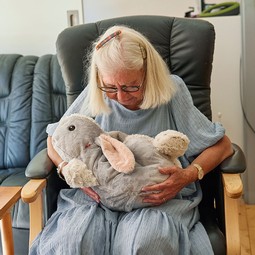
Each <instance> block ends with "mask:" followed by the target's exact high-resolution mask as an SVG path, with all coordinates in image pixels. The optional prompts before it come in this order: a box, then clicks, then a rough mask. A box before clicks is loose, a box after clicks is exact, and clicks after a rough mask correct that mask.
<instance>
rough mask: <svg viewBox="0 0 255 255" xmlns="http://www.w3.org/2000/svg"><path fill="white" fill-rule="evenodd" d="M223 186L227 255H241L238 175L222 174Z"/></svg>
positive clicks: (241, 186)
mask: <svg viewBox="0 0 255 255" xmlns="http://www.w3.org/2000/svg"><path fill="white" fill-rule="evenodd" d="M222 179H223V184H224V205H225V227H226V244H227V255H240V254H241V240H240V233H239V210H238V198H240V197H241V195H242V192H243V184H242V180H241V177H240V174H222Z"/></svg>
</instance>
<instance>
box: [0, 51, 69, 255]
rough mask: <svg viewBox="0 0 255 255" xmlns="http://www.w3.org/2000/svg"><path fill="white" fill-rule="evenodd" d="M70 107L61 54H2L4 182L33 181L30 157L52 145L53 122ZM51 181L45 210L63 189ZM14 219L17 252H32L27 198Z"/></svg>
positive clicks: (0, 176) (0, 169)
mask: <svg viewBox="0 0 255 255" xmlns="http://www.w3.org/2000/svg"><path fill="white" fill-rule="evenodd" d="M65 110H66V96H65V86H64V81H63V78H62V74H61V72H60V68H59V64H58V60H57V58H56V55H45V56H42V57H37V56H21V55H18V54H2V55H0V186H23V185H25V184H26V183H27V181H28V180H29V178H27V177H26V176H25V170H26V167H27V165H28V163H29V162H30V161H31V159H32V158H34V156H35V155H36V154H37V153H38V152H40V151H41V150H42V149H44V148H45V147H46V138H47V134H46V132H45V129H46V127H47V124H49V123H52V122H56V121H58V120H59V118H60V117H61V116H62V115H63V113H64V112H65ZM50 177H51V178H50ZM47 178H48V182H51V179H52V182H54V185H55V183H56V182H55V181H54V179H55V178H58V177H57V175H56V173H55V172H54V171H52V172H51V174H50V175H49V176H47ZM50 187H51V186H50V185H48V186H47V188H46V190H45V198H46V200H47V203H46V204H47V206H45V207H44V208H45V213H46V214H45V215H48V214H51V213H52V211H54V210H55V208H56V207H55V204H56V197H57V194H55V193H54V192H51V188H50ZM48 193H50V196H47V194H48ZM54 194H55V195H54ZM0 196H1V194H0ZM12 225H13V236H14V245H15V251H14V252H15V255H26V254H28V240H29V225H30V222H29V208H28V205H27V204H25V203H23V202H22V201H21V200H19V202H18V203H17V204H16V205H15V206H14V208H13V210H12ZM0 254H2V245H1V240H0Z"/></svg>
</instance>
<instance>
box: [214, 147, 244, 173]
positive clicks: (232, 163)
mask: <svg viewBox="0 0 255 255" xmlns="http://www.w3.org/2000/svg"><path fill="white" fill-rule="evenodd" d="M232 147H233V150H234V153H233V155H231V156H230V157H228V158H226V159H225V160H224V161H223V162H222V163H221V164H220V165H219V166H218V167H217V168H218V169H219V170H220V171H221V172H223V173H232V174H237V173H243V172H244V171H245V169H246V160H245V156H244V153H243V151H242V149H241V148H240V147H239V146H238V145H236V144H234V143H233V144H232Z"/></svg>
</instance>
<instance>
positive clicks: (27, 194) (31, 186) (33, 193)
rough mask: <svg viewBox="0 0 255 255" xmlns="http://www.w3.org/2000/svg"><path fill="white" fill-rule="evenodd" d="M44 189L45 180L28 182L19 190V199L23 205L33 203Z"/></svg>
mask: <svg viewBox="0 0 255 255" xmlns="http://www.w3.org/2000/svg"><path fill="white" fill-rule="evenodd" d="M45 187H46V179H33V180H30V181H28V182H27V183H26V184H25V185H24V186H23V188H22V190H21V198H22V200H23V202H25V203H28V204H30V203H33V202H34V201H35V200H36V199H37V197H38V196H39V195H41V194H42V190H43V189H44V188H45Z"/></svg>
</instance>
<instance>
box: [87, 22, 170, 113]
mask: <svg viewBox="0 0 255 255" xmlns="http://www.w3.org/2000/svg"><path fill="white" fill-rule="evenodd" d="M118 30H120V31H121V33H120V34H119V35H117V36H115V37H113V38H111V39H110V40H109V41H107V42H106V43H105V44H104V45H103V46H100V48H98V49H96V46H98V45H99V43H100V42H102V40H104V39H105V38H107V36H109V35H111V34H112V33H114V32H116V31H118ZM140 69H144V73H145V78H144V83H143V86H144V88H145V89H144V97H143V101H142V103H141V105H140V108H141V109H148V108H154V107H157V106H159V105H161V104H166V103H168V102H169V101H170V99H171V97H172V96H173V94H174V92H175V87H174V84H173V83H172V81H171V79H170V77H169V75H170V71H169V69H168V67H167V65H166V63H165V62H164V60H163V59H162V57H161V56H160V55H159V53H158V52H157V51H156V50H155V48H154V47H153V46H152V44H151V43H150V42H149V41H148V40H147V39H146V38H145V37H144V36H143V35H142V34H141V33H139V32H137V31H135V30H134V29H131V28H128V27H126V26H113V27H111V28H109V29H108V30H107V31H106V32H105V33H104V34H103V35H102V36H100V37H99V39H98V40H97V41H96V42H94V45H93V49H92V51H91V53H90V67H89V73H88V74H89V82H88V86H89V87H88V89H89V93H88V97H89V98H88V99H89V105H88V107H89V111H90V112H91V114H92V116H95V115H98V114H103V113H109V112H110V109H109V107H108V106H107V104H106V103H105V100H104V92H103V91H101V90H100V89H98V88H97V86H98V84H100V78H99V72H100V73H103V74H109V75H114V74H115V73H116V72H117V71H120V70H140Z"/></svg>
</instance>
